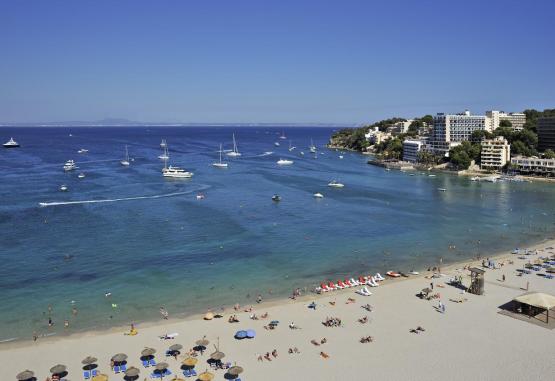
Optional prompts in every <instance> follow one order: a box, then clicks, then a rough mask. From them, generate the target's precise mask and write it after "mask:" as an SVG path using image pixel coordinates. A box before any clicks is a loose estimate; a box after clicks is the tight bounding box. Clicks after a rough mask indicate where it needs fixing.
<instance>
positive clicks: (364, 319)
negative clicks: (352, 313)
mask: <svg viewBox="0 0 555 381" xmlns="http://www.w3.org/2000/svg"><path fill="white" fill-rule="evenodd" d="M358 322H359V323H360V324H366V323H368V316H365V317H362V318H360V319H358Z"/></svg>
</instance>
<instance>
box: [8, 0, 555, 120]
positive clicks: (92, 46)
mask: <svg viewBox="0 0 555 381" xmlns="http://www.w3.org/2000/svg"><path fill="white" fill-rule="evenodd" d="M554 16H555V1H553V0H544V1H539V0H537V1H534V0H532V1H513V0H506V1H494V0H490V1H486V0H482V1H476V0H470V1H469V0H465V1H448V0H437V1H428V0H410V1H409V0H406V1H400V0H388V1H385V0H384V1H348V0H345V1H339V0H333V1H325V0H314V1H303V0H294V1H285V0H280V1H260V0H259V1H241V0H225V1H186V0H183V1H154V0H152V1H139V0H134V1H121V0H117V1H115V0H109V1H98V0H97V1H92V0H91V1H77V0H75V1H56V0H48V1H45V0H35V1H30V0H27V1H22V0H2V1H1V2H0V121H12V122H37V121H66V120H98V119H102V118H108V117H109V118H128V119H132V120H140V121H160V122H169V121H182V122H354V123H358V122H366V121H373V120H376V119H380V118H383V117H388V116H393V115H399V116H405V117H410V116H415V115H422V114H425V113H435V112H442V111H446V112H451V111H459V110H462V109H464V108H469V109H471V111H473V112H476V113H478V112H480V113H482V112H484V111H485V110H486V109H491V108H493V109H503V110H506V111H513V110H514V111H518V110H522V109H524V108H527V107H534V108H540V109H542V108H545V107H555V19H554Z"/></svg>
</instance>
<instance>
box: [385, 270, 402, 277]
mask: <svg viewBox="0 0 555 381" xmlns="http://www.w3.org/2000/svg"><path fill="white" fill-rule="evenodd" d="M385 275H387V276H390V277H392V278H399V277H400V276H401V274H399V273H396V272H395V271H388V272H386V273H385Z"/></svg>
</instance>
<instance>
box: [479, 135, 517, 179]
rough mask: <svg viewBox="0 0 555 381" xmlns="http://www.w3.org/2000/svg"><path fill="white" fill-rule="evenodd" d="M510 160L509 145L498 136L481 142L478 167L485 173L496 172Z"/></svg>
mask: <svg viewBox="0 0 555 381" xmlns="http://www.w3.org/2000/svg"><path fill="white" fill-rule="evenodd" d="M510 160H511V145H510V144H509V143H508V142H507V140H506V139H505V138H504V137H502V136H498V137H496V138H494V139H484V140H482V153H481V156H480V161H481V164H480V167H481V168H482V169H484V170H487V171H498V170H500V169H501V168H503V166H504V165H505V164H507V163H508V162H509V161H510Z"/></svg>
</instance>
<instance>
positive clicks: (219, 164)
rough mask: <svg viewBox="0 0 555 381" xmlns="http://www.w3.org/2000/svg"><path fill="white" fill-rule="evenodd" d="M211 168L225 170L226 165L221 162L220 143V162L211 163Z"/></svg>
mask: <svg viewBox="0 0 555 381" xmlns="http://www.w3.org/2000/svg"><path fill="white" fill-rule="evenodd" d="M212 166H214V167H216V168H227V163H223V162H222V145H221V143H220V161H219V162H215V163H212Z"/></svg>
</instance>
